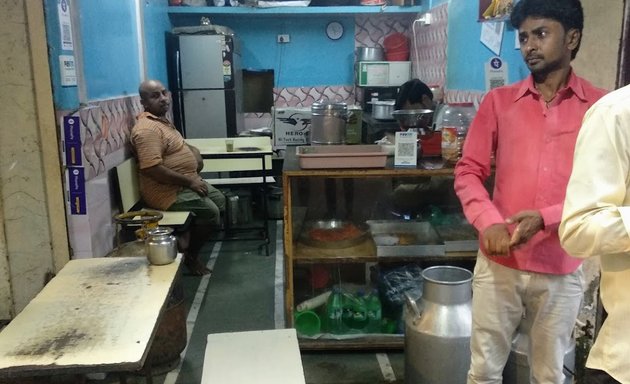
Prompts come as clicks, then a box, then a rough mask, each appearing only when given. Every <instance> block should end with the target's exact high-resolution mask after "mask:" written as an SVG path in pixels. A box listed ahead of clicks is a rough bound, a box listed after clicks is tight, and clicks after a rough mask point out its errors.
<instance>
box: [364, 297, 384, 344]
mask: <svg viewBox="0 0 630 384" xmlns="http://www.w3.org/2000/svg"><path fill="white" fill-rule="evenodd" d="M365 307H366V309H367V318H368V325H367V332H369V333H381V321H382V316H383V315H382V314H383V310H382V307H381V299H380V298H379V297H378V290H376V289H375V290H373V291H372V293H371V294H370V295H369V296H368V297H367V299H366V303H365Z"/></svg>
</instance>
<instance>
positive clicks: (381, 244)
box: [367, 220, 446, 257]
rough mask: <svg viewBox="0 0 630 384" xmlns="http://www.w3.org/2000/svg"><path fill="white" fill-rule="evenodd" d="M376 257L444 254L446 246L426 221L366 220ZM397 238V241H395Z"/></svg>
mask: <svg viewBox="0 0 630 384" xmlns="http://www.w3.org/2000/svg"><path fill="white" fill-rule="evenodd" d="M367 225H368V226H369V227H370V233H371V234H372V239H373V240H374V243H375V244H376V256H377V257H389V256H444V254H445V253H446V247H445V246H444V244H443V243H442V240H441V239H440V237H439V236H438V234H437V232H436V231H435V229H433V227H432V226H431V224H430V223H429V222H426V221H399V220H368V221H367ZM396 239H398V241H396Z"/></svg>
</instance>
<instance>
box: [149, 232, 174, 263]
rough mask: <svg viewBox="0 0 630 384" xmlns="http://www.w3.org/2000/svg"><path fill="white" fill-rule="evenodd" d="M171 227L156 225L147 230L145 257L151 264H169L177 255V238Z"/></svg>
mask: <svg viewBox="0 0 630 384" xmlns="http://www.w3.org/2000/svg"><path fill="white" fill-rule="evenodd" d="M172 233H173V228H170V227H157V228H153V229H149V230H148V231H147V238H146V239H145V244H146V246H147V258H148V259H149V262H150V263H151V264H153V265H164V264H170V263H172V262H173V261H174V260H175V257H176V256H177V239H176V238H175V236H173V235H172Z"/></svg>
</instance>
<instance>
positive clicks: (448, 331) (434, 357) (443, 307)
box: [405, 266, 472, 384]
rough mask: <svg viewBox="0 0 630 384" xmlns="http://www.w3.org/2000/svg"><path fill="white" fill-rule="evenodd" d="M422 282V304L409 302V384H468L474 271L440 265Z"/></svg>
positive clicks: (407, 322)
mask: <svg viewBox="0 0 630 384" xmlns="http://www.w3.org/2000/svg"><path fill="white" fill-rule="evenodd" d="M422 277H423V279H424V286H423V293H422V297H421V298H420V299H419V302H416V300H414V299H413V298H411V297H410V296H409V295H407V297H406V298H407V306H406V308H405V312H406V314H405V383H406V384H444V383H449V384H464V383H466V375H467V373H468V368H469V366H470V334H471V327H472V315H471V301H472V272H470V271H468V270H467V269H464V268H460V267H452V266H435V267H430V268H427V269H425V270H424V271H423V272H422Z"/></svg>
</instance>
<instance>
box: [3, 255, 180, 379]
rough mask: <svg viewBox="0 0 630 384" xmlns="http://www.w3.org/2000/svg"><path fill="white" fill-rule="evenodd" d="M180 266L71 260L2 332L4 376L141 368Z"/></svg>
mask: <svg viewBox="0 0 630 384" xmlns="http://www.w3.org/2000/svg"><path fill="white" fill-rule="evenodd" d="M180 262H181V255H180V256H178V257H177V259H176V260H175V262H173V263H171V264H168V265H163V266H154V265H150V264H149V263H148V261H147V259H146V258H144V257H120V258H109V257H107V258H94V259H81V260H72V261H70V262H69V263H68V264H67V265H66V266H65V267H64V268H63V269H62V270H61V271H60V272H59V274H58V275H57V276H56V277H55V278H53V279H52V280H51V281H50V282H49V283H48V284H47V285H46V286H45V287H44V289H43V290H42V291H41V292H40V293H39V294H38V295H37V296H36V297H35V298H34V299H33V300H32V301H31V302H30V303H29V304H28V305H27V306H26V308H24V310H23V311H22V312H21V313H20V314H19V315H18V316H16V317H15V319H13V320H12V321H11V323H9V325H8V326H7V327H6V328H5V329H4V330H3V331H2V332H1V333H0V378H6V377H24V376H44V375H57V374H64V375H65V374H85V373H91V372H132V371H138V370H141V369H142V368H143V365H144V362H145V359H146V357H147V354H148V351H149V348H150V346H151V343H152V341H153V337H154V335H155V331H156V329H157V324H158V322H159V320H160V318H161V315H162V313H163V311H164V309H165V307H166V303H167V298H168V296H169V294H170V292H171V289H172V287H173V284H174V281H175V277H176V275H177V273H178V270H179V267H180ZM149 381H150V375H149ZM123 382H124V379H123Z"/></svg>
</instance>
